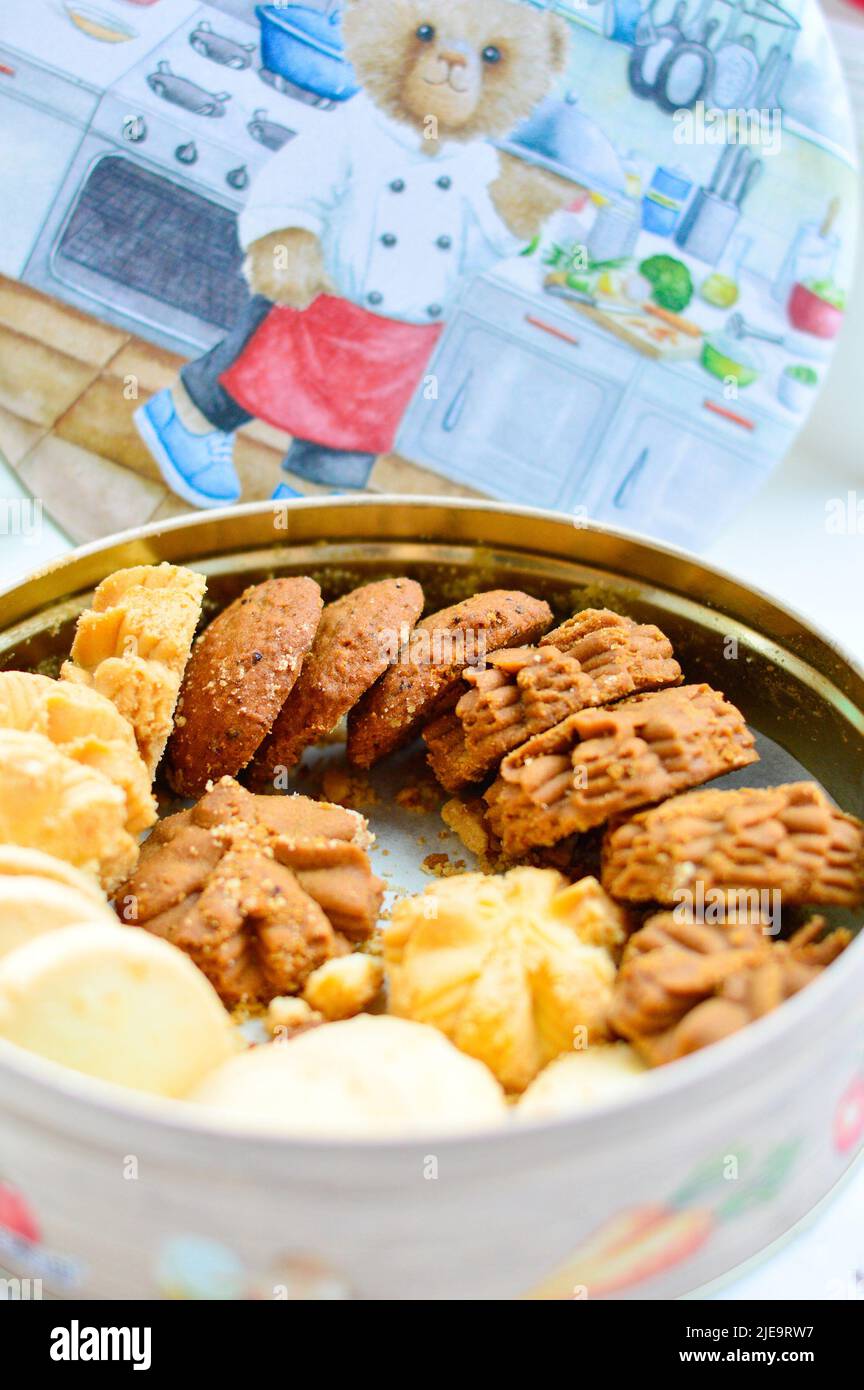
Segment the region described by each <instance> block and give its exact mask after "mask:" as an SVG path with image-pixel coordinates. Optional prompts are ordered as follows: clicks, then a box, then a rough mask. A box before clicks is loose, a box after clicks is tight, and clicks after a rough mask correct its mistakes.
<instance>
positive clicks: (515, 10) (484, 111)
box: [344, 0, 569, 140]
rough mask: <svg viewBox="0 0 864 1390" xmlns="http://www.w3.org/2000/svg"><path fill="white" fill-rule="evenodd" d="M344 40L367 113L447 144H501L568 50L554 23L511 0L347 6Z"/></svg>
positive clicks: (372, 0)
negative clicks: (374, 108) (491, 140)
mask: <svg viewBox="0 0 864 1390" xmlns="http://www.w3.org/2000/svg"><path fill="white" fill-rule="evenodd" d="M344 36H345V47H346V53H347V56H348V57H349V58H350V60H351V62H352V63H353V65H354V69H355V71H356V73H357V75H358V77H359V79H360V81H361V83H362V84H363V86H364V88H365V90H366V92H367V94H368V95H369V96H370V97H371V98H372V100H373V101H374V102H375V103H376V105H378V106H379V107H380V108H381V109H382V110H384V111H386V112H387V114H388V115H390V116H393V117H395V118H396V119H397V120H400V121H403V122H407V123H408V124H410V125H413V126H415V127H416V128H417V129H418V130H420V131H421V132H425V133H427V134H428V132H429V129H430V124H431V123H432V122H434V124H433V126H432V128H433V129H435V135H433V136H432V138H433V139H434V138H436V136H437V137H438V138H445V139H457V140H471V139H474V138H476V137H478V136H490V135H504V134H506V133H507V132H508V131H510V130H512V129H513V128H514V127H515V126H516V125H518V124H519V122H520V121H522V120H524V119H525V118H526V117H527V116H529V115H530V114H531V112H532V111H533V110H534V108H535V106H536V105H537V104H538V102H540V101H541V100H542V99H543V97H544V96H546V95H547V93H548V92H549V91H550V89H551V88H552V87H553V85H554V83H555V81H556V79H557V78H558V77H559V76H560V75H561V74H562V73H563V71H564V69H565V67H566V64H567V56H568V45H569V29H568V26H567V25H566V23H565V22H564V21H563V20H562V19H560V18H559V17H558V16H556V15H552V14H550V13H549V12H548V11H546V10H537V9H534V8H533V7H530V6H528V5H526V4H523V3H517V0H471V3H465V0H349V3H348V4H347V8H346V12H345V18H344ZM430 118H431V122H430Z"/></svg>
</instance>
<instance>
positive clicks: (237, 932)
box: [116, 777, 382, 1005]
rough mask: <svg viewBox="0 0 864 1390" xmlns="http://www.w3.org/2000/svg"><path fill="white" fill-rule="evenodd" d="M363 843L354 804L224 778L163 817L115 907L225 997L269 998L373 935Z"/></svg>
mask: <svg viewBox="0 0 864 1390" xmlns="http://www.w3.org/2000/svg"><path fill="white" fill-rule="evenodd" d="M368 839H369V837H368V830H367V828H366V822H365V821H364V819H363V817H362V816H359V815H358V814H357V813H356V812H354V811H345V810H343V809H342V808H341V807H339V806H329V805H326V804H324V803H321V802H316V801H309V800H308V799H307V798H306V797H301V796H290V797H272V796H270V797H266V796H254V795H253V794H252V793H251V792H247V791H245V790H244V789H243V788H242V787H240V786H238V785H237V783H236V782H234V781H233V780H232V779H231V778H230V777H225V778H223V779H222V781H221V782H219V783H218V784H217V786H216V787H214V788H213V790H212V791H210V792H208V793H207V794H206V795H205V796H203V797H202V798H201V800H200V801H199V802H198V804H197V805H196V806H194V807H193V808H192V809H191V810H189V811H181V812H180V813H179V814H178V815H176V816H169V817H168V819H167V820H164V821H161V822H160V824H159V825H158V826H157V827H156V829H155V830H154V832H153V834H152V835H151V836H150V839H149V840H148V841H147V843H146V844H145V846H144V848H143V851H142V854H141V861H140V863H139V865H138V869H137V871H136V872H135V874H134V875H133V877H132V878H131V879H130V880H129V882H128V883H126V884H124V886H123V887H122V888H121V889H120V890H119V892H118V893H117V897H116V906H117V911H118V913H119V915H120V917H121V918H122V920H123V921H125V922H127V923H130V924H135V925H138V926H142V927H146V928H147V930H148V931H151V932H154V933H155V934H156V935H157V936H162V937H165V938H166V939H167V940H169V941H171V942H172V943H173V944H174V945H175V946H179V947H180V948H181V949H182V950H184V951H186V953H187V954H188V955H189V956H191V958H192V960H193V961H194V962H195V964H196V965H197V966H198V967H199V968H200V969H201V970H203V972H204V974H205V975H206V976H207V977H208V979H209V980H210V981H211V983H212V984H213V985H214V987H215V988H216V990H217V991H218V993H219V994H220V996H221V997H222V999H223V1001H224V1002H225V1003H226V1004H228V1005H234V1004H239V1003H251V1002H259V1003H266V1002H268V1001H269V1000H270V999H272V998H274V997H276V996H278V995H284V994H294V993H296V992H298V991H299V990H301V989H302V988H303V986H304V985H305V983H306V981H307V979H308V977H309V976H310V975H311V974H312V972H313V971H314V970H316V969H317V968H318V967H319V966H321V965H323V964H324V962H325V961H327V960H329V959H331V958H332V957H334V956H338V955H341V954H344V953H346V952H347V951H349V950H350V949H351V944H352V943H353V942H359V941H363V940H364V939H365V938H366V937H368V936H369V935H370V934H371V932H372V930H373V928H374V925H375V920H376V918H377V915H378V908H379V906H380V903H381V895H382V885H381V883H380V881H379V880H378V879H377V878H375V876H374V875H373V873H372V870H371V866H370V864H369V858H368V855H367V854H366V851H365V845H366V844H368Z"/></svg>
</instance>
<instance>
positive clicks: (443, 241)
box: [435, 236, 453, 251]
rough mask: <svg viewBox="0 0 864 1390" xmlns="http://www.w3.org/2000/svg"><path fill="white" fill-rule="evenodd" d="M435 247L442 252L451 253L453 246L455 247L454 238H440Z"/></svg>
mask: <svg viewBox="0 0 864 1390" xmlns="http://www.w3.org/2000/svg"><path fill="white" fill-rule="evenodd" d="M435 245H436V246H437V247H438V248H439V250H441V251H449V250H450V248H451V246H452V245H453V238H452V236H439V238H438V240H437V241H436V243H435Z"/></svg>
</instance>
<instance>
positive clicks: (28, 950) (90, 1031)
mask: <svg viewBox="0 0 864 1390" xmlns="http://www.w3.org/2000/svg"><path fill="white" fill-rule="evenodd" d="M0 1037H2V1038H5V1039H6V1040H7V1041H8V1042H12V1043H16V1044H17V1045H18V1046H19V1047H23V1048H26V1049H27V1050H28V1051H29V1052H34V1053H36V1054H37V1055H38V1056H40V1057H44V1058H47V1059H48V1060H49V1061H52V1062H61V1063H62V1064H63V1065H64V1066H67V1067H72V1068H74V1070H75V1071H79V1072H84V1073H85V1074H86V1075H87V1076H95V1077H99V1078H100V1079H101V1080H103V1081H113V1082H115V1083H116V1084H117V1085H120V1086H129V1087H132V1088H133V1089H134V1090H136V1091H147V1092H150V1093H151V1094H153V1095H160V1096H183V1095H186V1094H187V1093H188V1092H189V1091H190V1090H191V1089H192V1087H194V1086H196V1085H197V1084H198V1083H199V1082H200V1081H202V1080H203V1078H204V1077H205V1076H206V1075H207V1073H208V1072H211V1071H212V1070H213V1067H214V1066H218V1065H219V1064H220V1063H221V1062H223V1061H226V1060H227V1059H228V1058H229V1057H231V1056H232V1055H234V1054H235V1053H236V1052H237V1051H238V1050H239V1049H240V1047H241V1046H242V1043H241V1040H240V1039H239V1038H238V1036H237V1033H236V1031H235V1030H234V1029H233V1028H232V1026H231V1022H230V1019H229V1018H228V1015H227V1014H226V1013H225V1010H224V1009H223V1008H222V1005H221V1004H220V1002H219V999H218V997H217V996H216V994H215V992H214V991H213V989H212V988H211V987H210V985H209V984H208V983H207V981H206V980H205V978H204V976H203V975H202V974H201V972H200V970H196V969H195V967H194V965H193V964H192V962H191V961H189V960H187V958H186V957H185V956H184V955H183V953H182V951H175V950H174V949H173V947H171V946H169V945H167V944H166V942H164V941H158V940H157V939H156V938H155V937H152V936H148V935H147V934H146V932H133V931H124V930H123V929H122V928H121V927H118V926H105V925H104V924H103V923H101V922H99V923H95V922H91V923H83V924H81V925H77V926H67V927H61V928H60V929H59V930H57V931H49V932H47V933H45V934H44V935H42V936H39V937H36V938H35V939H34V940H31V941H29V942H28V943H27V944H26V945H24V946H20V947H19V948H18V949H17V950H15V951H11V952H10V953H9V955H7V956H5V957H4V958H3V959H2V960H0Z"/></svg>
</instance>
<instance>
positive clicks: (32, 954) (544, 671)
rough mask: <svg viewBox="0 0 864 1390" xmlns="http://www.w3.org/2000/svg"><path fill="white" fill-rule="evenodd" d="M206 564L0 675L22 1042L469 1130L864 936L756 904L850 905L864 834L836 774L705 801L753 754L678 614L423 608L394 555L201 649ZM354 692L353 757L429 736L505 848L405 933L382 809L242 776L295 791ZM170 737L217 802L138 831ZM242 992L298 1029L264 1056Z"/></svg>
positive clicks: (5, 841)
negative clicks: (339, 589) (694, 680)
mask: <svg viewBox="0 0 864 1390" xmlns="http://www.w3.org/2000/svg"><path fill="white" fill-rule="evenodd" d="M204 587H205V586H204V580H203V578H202V577H201V576H200V575H197V574H195V573H194V572H193V571H191V570H188V569H184V568H181V567H176V566H172V565H158V566H139V567H136V568H134V569H129V570H124V571H120V572H118V573H117V574H115V575H112V576H111V577H110V578H108V579H106V580H105V581H104V582H103V583H102V584H100V585H99V587H98V588H97V590H96V591H95V594H94V597H93V600H92V604H91V607H90V608H89V609H88V610H86V611H85V612H84V613H82V614H81V617H80V618H79V620H78V624H77V629H76V633H75V639H74V643H73V646H72V652H71V656H70V660H69V661H67V662H66V663H65V664H64V666H63V667H62V670H61V678H60V679H59V680H52V679H49V678H48V677H46V676H42V675H35V674H31V673H27V672H15V671H11V672H3V673H0V1037H3V1038H6V1039H7V1040H9V1041H12V1042H14V1043H16V1044H17V1045H19V1046H21V1047H24V1048H27V1049H29V1050H31V1051H33V1052H35V1053H38V1054H40V1055H41V1056H43V1057H45V1058H48V1059H51V1060H54V1061H62V1062H63V1063H65V1064H66V1065H67V1066H71V1067H73V1068H76V1069H77V1070H79V1071H81V1072H84V1073H87V1074H89V1075H91V1076H94V1077H98V1078H101V1079H103V1080H111V1081H115V1082H119V1083H120V1084H123V1085H126V1086H129V1087H133V1088H135V1089H138V1090H144V1091H150V1092H152V1093H154V1094H158V1095H162V1096H167V1097H180V1096H182V1097H186V1098H189V1099H192V1100H194V1101H195V1102H196V1103H198V1104H200V1105H202V1106H208V1107H211V1108H212V1107H216V1108H217V1109H218V1111H219V1114H220V1117H221V1118H222V1119H224V1118H225V1117H226V1116H227V1117H229V1118H230V1117H233V1119H234V1120H235V1121H236V1122H237V1123H242V1124H252V1125H253V1126H259V1127H264V1128H267V1129H278V1130H280V1131H282V1132H290V1133H308V1134H319V1135H326V1134H331V1133H339V1134H343V1135H344V1134H352V1133H353V1134H357V1135H365V1134H369V1135H381V1134H389V1133H405V1132H409V1131H413V1130H417V1129H423V1128H426V1129H428V1128H433V1129H434V1128H437V1129H439V1130H442V1131H444V1130H448V1129H452V1130H459V1129H464V1128H466V1127H470V1128H474V1127H476V1126H478V1125H482V1124H489V1123H502V1122H504V1120H505V1119H506V1116H507V1099H508V1098H509V1099H510V1101H513V1102H516V1101H518V1104H517V1105H516V1112H517V1115H518V1118H520V1119H523V1120H531V1119H532V1118H543V1117H546V1116H549V1115H554V1114H559V1113H564V1112H567V1111H569V1110H573V1109H579V1108H585V1107H586V1106H589V1105H593V1104H596V1103H597V1102H598V1101H604V1100H606V1099H607V1098H608V1097H610V1096H615V1095H617V1094H619V1093H621V1092H623V1091H625V1090H626V1089H628V1088H630V1087H632V1086H633V1085H636V1084H639V1082H640V1078H641V1074H642V1072H643V1070H644V1069H645V1067H646V1066H657V1065H662V1064H665V1063H667V1062H670V1061H674V1060H676V1059H678V1058H681V1057H683V1056H685V1055H686V1054H688V1053H690V1052H693V1051H696V1050H697V1049H699V1048H702V1047H705V1046H708V1045H709V1044H711V1043H713V1042H716V1041H718V1040H720V1039H721V1038H723V1037H726V1036H728V1035H729V1034H731V1033H734V1032H737V1031H738V1030H739V1029H741V1028H743V1027H745V1026H746V1025H747V1024H749V1023H750V1022H752V1021H753V1020H755V1019H758V1018H760V1017H762V1016H763V1015H764V1014H766V1013H767V1012H769V1011H770V1010H772V1009H774V1008H775V1007H777V1006H778V1005H779V1004H781V1003H782V1002H783V1000H785V999H787V998H789V997H790V996H791V995H793V994H795V993H797V992H798V991H799V990H801V989H802V988H804V987H805V986H806V985H807V984H808V983H809V982H810V981H811V980H813V979H814V978H815V977H816V976H817V975H819V974H820V973H821V971H823V970H824V969H825V968H826V967H827V966H828V965H829V964H830V963H831V961H833V960H834V959H835V958H836V956H837V955H839V954H840V952H841V951H842V950H843V949H844V948H845V946H846V945H847V943H848V940H849V933H848V932H845V931H843V930H834V931H830V932H829V931H828V930H827V928H826V925H825V923H824V922H823V921H822V919H821V918H813V919H812V920H810V921H809V922H808V923H807V925H806V926H805V927H803V928H800V929H799V930H798V931H794V932H792V933H791V934H789V932H788V931H787V932H786V933H785V934H781V935H779V936H778V935H777V932H778V931H779V930H780V929H781V927H782V922H781V921H780V919H779V916H778V917H776V918H775V915H774V912H773V908H772V910H771V912H770V913H769V912H768V910H767V908H766V895H768V896H770V897H771V901H772V903H773V901H774V896H775V895H776V897H777V900H778V902H779V901H780V899H782V904H783V907H784V908H786V907H791V908H795V907H798V906H812V905H820V904H826V905H828V904H831V905H837V906H842V907H856V906H860V905H861V904H862V903H864V825H862V823H861V822H860V821H858V820H856V819H855V818H854V817H853V816H850V815H846V814H844V813H843V812H842V811H839V810H838V809H836V808H835V807H834V806H833V805H832V803H831V802H830V801H829V799H828V798H827V796H826V795H825V793H824V792H822V791H821V789H820V788H819V787H817V786H816V785H815V784H814V783H809V782H801V783H795V784H792V785H789V786H782V787H774V788H759V789H755V788H739V789H738V790H735V791H727V790H691V789H692V788H699V787H701V786H702V784H703V783H705V782H708V781H711V780H712V779H714V778H716V777H719V776H721V775H723V774H725V773H728V772H732V771H736V770H739V769H742V768H746V767H747V766H748V765H750V764H751V763H753V762H755V761H756V760H757V758H758V754H757V751H756V746H755V739H754V736H753V734H752V733H751V731H750V730H749V729H748V727H747V724H746V721H745V719H744V716H743V715H742V713H741V712H740V711H739V710H738V709H736V708H735V706H734V705H733V704H731V703H730V702H729V701H728V700H727V699H726V698H725V697H724V696H723V695H722V694H721V693H720V692H718V691H716V690H713V689H712V688H711V687H710V686H708V685H705V684H684V683H683V682H684V679H685V677H684V673H683V672H682V669H681V666H680V665H679V662H678V660H677V659H676V656H675V653H674V652H673V649H672V646H671V643H670V642H669V640H668V638H667V637H666V636H665V635H664V633H662V632H661V631H660V629H659V628H657V627H654V626H653V625H650V624H644V623H638V622H636V621H634V620H633V619H631V618H628V617H625V616H623V615H621V614H617V613H614V612H612V611H610V610H608V609H585V610H582V611H581V612H578V613H575V614H574V615H573V616H572V617H571V618H569V619H568V620H567V621H566V622H565V623H563V624H561V625H560V626H559V627H557V628H552V622H553V615H552V610H551V609H550V607H549V605H548V604H547V603H546V602H545V601H543V600H541V599H537V598H534V597H532V596H531V595H529V594H526V593H522V592H520V591H518V590H503V589H502V590H492V591H490V592H485V593H478V594H474V595H473V596H471V597H469V598H466V599H465V600H463V601H462V602H461V603H458V604H455V605H453V606H452V607H450V608H446V609H444V610H442V611H440V612H437V613H433V614H432V615H431V616H428V617H426V618H421V613H422V610H423V606H424V595H423V590H422V588H421V587H420V585H419V584H417V583H416V582H415V581H414V580H412V579H410V578H407V577H397V578H392V579H385V580H381V581H378V582H374V583H370V584H366V585H363V586H361V587H359V588H357V589H354V590H353V591H351V592H350V593H347V594H345V595H344V597H341V598H337V599H336V600H335V601H333V602H330V603H328V604H327V605H326V607H325V605H324V601H323V598H322V594H321V590H320V587H319V585H318V583H317V582H316V581H315V580H313V579H311V578H307V577H303V576H300V577H291V578H273V579H266V580H264V581H263V582H262V583H259V584H256V585H253V586H252V587H251V588H248V589H247V590H246V591H245V593H243V594H241V596H240V597H239V598H237V599H236V600H235V601H234V602H233V603H231V604H230V605H229V606H228V607H226V608H225V609H224V610H223V611H222V612H221V613H220V614H219V615H218V616H217V617H216V618H215V619H214V620H213V621H212V622H211V623H210V624H209V626H207V627H205V628H204V630H203V632H202V633H201V635H200V636H199V637H198V639H197V642H194V645H193V639H194V634H195V632H196V629H197V627H198V624H199V619H200V614H201V607H202V601H203V597H204ZM346 717H347V749H346V753H347V759H348V761H349V762H350V763H351V764H352V765H353V766H354V767H355V768H359V769H368V768H371V767H372V766H374V765H375V764H376V763H378V762H379V761H380V760H381V759H382V758H384V757H386V756H387V755H388V754H391V753H394V752H396V751H397V750H398V749H400V748H402V747H404V746H405V745H406V744H408V743H410V742H411V741H412V740H413V739H415V738H416V737H417V736H419V735H421V734H422V737H423V739H424V740H425V743H426V747H427V750H428V753H427V756H428V761H429V763H430V764H431V767H432V770H433V771H434V773H435V775H436V777H437V779H438V781H439V782H440V783H441V785H442V786H443V787H444V788H445V790H446V791H448V792H450V793H456V795H453V796H452V798H451V800H449V801H448V802H447V803H446V805H445V806H444V808H443V810H442V816H443V819H444V821H445V823H446V824H447V825H448V826H450V827H451V828H453V829H454V830H455V831H456V832H457V833H458V834H459V835H460V837H461V838H462V840H463V842H464V843H465V844H466V846H467V847H468V848H469V849H470V850H472V852H473V853H475V854H476V855H477V857H478V859H479V861H480V863H481V866H482V867H483V869H484V872H483V873H470V872H468V873H456V874H454V875H453V876H449V877H445V878H442V879H440V880H438V881H437V882H435V883H433V884H431V885H430V887H429V888H427V889H426V891H425V892H424V893H422V894H418V895H415V896H404V897H402V898H401V899H399V900H398V901H397V902H396V903H395V906H394V907H393V908H392V912H391V915H390V920H389V922H387V923H386V925H385V926H384V927H383V929H381V928H379V926H378V922H379V918H380V916H381V909H382V901H383V893H384V885H383V883H382V882H381V881H380V880H379V879H378V878H377V877H376V875H375V874H374V873H373V870H372V866H371V862H370V858H369V853H368V851H369V848H370V846H371V844H372V838H373V837H372V835H371V832H370V829H369V825H368V822H367V821H366V819H365V818H364V817H363V816H362V815H360V814H359V813H358V812H357V811H354V810H348V809H345V808H344V807H342V806H337V805H333V804H330V803H329V802H324V801H320V800H313V799H311V798H309V797H306V796H302V795H298V794H294V795H287V796H286V795H281V796H274V795H272V794H270V795H260V794H257V793H256V790H249V789H248V788H247V787H246V786H242V785H240V782H239V781H238V780H237V778H238V777H242V778H244V779H245V781H246V782H247V783H248V784H249V785H250V786H251V787H252V788H254V789H264V788H265V787H266V788H267V789H268V791H270V792H272V791H273V790H280V791H283V790H284V785H283V783H282V776H283V774H285V773H287V772H288V771H290V770H291V769H296V768H297V767H298V765H299V764H300V762H301V761H302V759H303V756H304V753H305V752H306V750H307V749H308V748H310V747H311V746H313V745H314V744H316V743H320V742H321V741H323V740H326V739H328V738H330V737H332V736H333V732H334V730H335V729H336V728H337V726H339V725H340V724H341V721H342V720H343V719H345V718H346ZM166 745H167V749H166ZM163 752H165V753H166V756H165V762H164V772H165V776H166V779H167V781H168V783H169V785H170V786H171V788H172V789H173V790H174V791H175V792H176V793H178V794H179V795H180V796H183V797H187V798H190V799H193V800H194V804H193V805H191V806H187V808H186V809H183V810H179V811H177V812H176V813H175V814H172V815H168V816H167V817H165V818H164V819H162V820H161V821H158V822H157V823H156V825H155V828H154V829H152V830H151V826H153V823H154V820H155V818H156V802H155V800H154V796H153V790H152V783H153V778H154V775H155V773H156V770H157V767H158V765H159V763H160V760H161V759H162V756H163ZM301 775H302V770H301ZM355 775H357V774H355ZM430 786H432V784H431V779H430ZM432 789H433V790H434V787H433V788H432ZM397 800H399V801H400V804H403V803H402V802H401V800H400V798H399V797H398V796H397ZM147 831H150V833H149V836H148V837H147V838H146V840H145V841H144V843H143V845H140V844H139V842H138V841H139V837H141V836H142V835H143V834H144V833H145V832H147ZM598 850H599V856H598V854H597V852H598ZM592 856H595V858H594V862H595V865H596V863H597V862H598V860H599V862H601V864H602V867H601V869H599V870H598V872H599V873H600V874H601V878H602V882H598V879H597V878H595V877H594V876H593V871H591V870H589V869H588V868H586V867H582V866H583V865H587V864H588V863H590V861H591V858H592ZM501 870H506V871H503V872H502V871H501ZM574 880H575V881H574ZM107 893H110V894H111V895H112V897H113V900H114V901H113V907H112V906H110V905H109V903H108V899H107V896H106V894H107ZM754 895H755V897H754ZM707 899H710V900H711V906H712V910H713V908H714V907H716V906H717V905H718V904H719V909H718V913H715V914H714V916H708V915H706V914H705V913H704V912H703V913H702V914H701V915H700V912H699V911H698V910H697V907H696V906H695V904H697V903H698V902H699V901H700V900H707ZM742 901H743V902H744V905H745V909H746V910H745V912H744V913H743V915H742V914H741V912H740V911H739V910H738V909H739V908H740V905H741V903H742ZM664 907H665V908H669V909H673V908H674V911H673V910H670V911H665V912H663V911H659V910H658V909H660V908H664ZM637 912H638V915H636V914H637ZM646 913H647V914H648V915H647V917H645V914H646ZM778 913H779V909H778ZM718 914H719V915H718ZM643 917H645V920H644V921H643V920H642V918H643ZM370 1010H371V1011H372V1012H367V1011H370ZM229 1011H234V1017H233V1018H232V1016H231V1013H230V1012H229ZM249 1017H253V1018H257V1019H259V1020H260V1022H261V1023H264V1025H265V1027H266V1028H267V1029H269V1032H270V1034H271V1035H272V1036H273V1038H274V1039H275V1041H274V1042H272V1043H270V1044H265V1045H263V1046H257V1047H254V1048H253V1049H251V1050H249V1048H248V1043H247V1041H246V1040H245V1039H244V1037H243V1036H242V1035H241V1033H240V1032H239V1031H238V1027H237V1025H238V1023H239V1022H240V1021H241V1020H243V1019H247V1018H249ZM286 1043H287V1044H288V1045H283V1044H286ZM238 1053H239V1055H237V1054H238Z"/></svg>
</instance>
